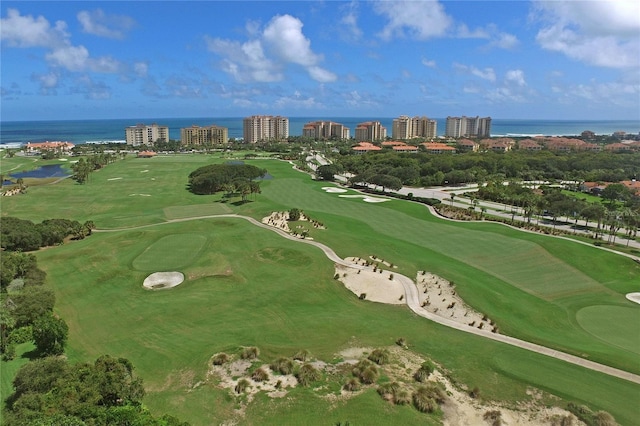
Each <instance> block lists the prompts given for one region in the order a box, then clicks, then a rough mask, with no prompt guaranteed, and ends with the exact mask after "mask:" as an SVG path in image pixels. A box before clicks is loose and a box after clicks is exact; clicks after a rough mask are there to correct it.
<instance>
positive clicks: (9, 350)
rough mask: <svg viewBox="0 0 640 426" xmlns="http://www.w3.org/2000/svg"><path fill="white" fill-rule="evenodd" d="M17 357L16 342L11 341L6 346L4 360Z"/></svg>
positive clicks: (3, 353)
mask: <svg viewBox="0 0 640 426" xmlns="http://www.w3.org/2000/svg"><path fill="white" fill-rule="evenodd" d="M15 357H16V345H15V344H14V343H9V344H7V345H6V346H5V347H4V351H3V352H2V360H3V361H11V360H12V359H14V358H15Z"/></svg>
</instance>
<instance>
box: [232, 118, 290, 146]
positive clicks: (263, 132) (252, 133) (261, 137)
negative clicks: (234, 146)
mask: <svg viewBox="0 0 640 426" xmlns="http://www.w3.org/2000/svg"><path fill="white" fill-rule="evenodd" d="M242 130H243V132H242V133H243V137H244V141H245V142H247V143H256V142H260V141H269V140H283V139H287V138H288V137H289V119H288V118H287V117H281V116H279V115H278V116H273V115H252V116H251V117H246V118H245V119H244V120H243V121H242Z"/></svg>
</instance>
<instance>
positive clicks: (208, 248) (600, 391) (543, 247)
mask: <svg viewBox="0 0 640 426" xmlns="http://www.w3.org/2000/svg"><path fill="white" fill-rule="evenodd" d="M211 161H214V160H213V158H212V157H210V156H203V155H201V156H172V157H157V158H154V159H135V158H128V159H126V160H124V161H118V162H117V163H115V164H112V165H109V166H107V167H106V168H105V169H103V170H101V171H99V172H96V173H94V174H92V176H91V180H90V182H89V183H88V184H87V185H77V184H75V183H74V182H73V181H70V180H66V181H63V182H60V183H58V184H56V185H52V186H47V187H34V188H31V189H30V190H29V193H28V194H27V195H24V196H18V197H10V199H7V200H3V209H2V214H3V215H13V216H18V217H21V218H26V219H32V220H36V221H39V220H41V219H45V218H51V217H65V218H69V219H75V220H79V221H84V220H93V221H94V222H95V223H96V225H97V227H98V228H103V229H104V228H112V229H113V228H135V227H139V226H143V227H141V228H138V229H125V230H122V231H116V232H109V233H95V234H94V235H93V236H91V237H90V238H88V239H86V240H83V241H78V242H72V243H70V244H67V245H64V246H61V247H56V248H52V249H47V250H43V251H41V252H39V253H38V257H39V262H40V265H41V267H42V268H44V269H45V270H46V271H47V273H48V277H49V278H48V281H49V283H50V285H51V286H52V287H53V288H54V289H55V291H56V295H57V303H56V310H57V311H58V313H60V314H61V315H62V316H63V317H64V318H65V320H66V321H67V322H68V324H69V326H70V342H69V347H68V350H67V353H68V355H69V357H70V358H71V359H72V360H76V361H80V360H89V359H94V358H95V357H97V356H98V355H100V354H103V353H109V354H111V355H113V356H123V357H126V358H129V359H130V360H131V361H132V362H133V363H134V365H135V366H136V368H137V371H138V373H139V374H140V375H141V376H142V377H143V378H144V380H145V385H146V387H147V389H148V396H147V397H146V403H147V404H148V405H149V407H150V408H152V409H153V411H154V412H156V413H158V414H160V413H164V412H171V413H172V414H174V415H176V416H178V417H179V418H182V419H184V420H187V421H190V422H192V423H193V424H195V425H197V424H211V423H219V422H221V421H222V420H224V419H225V418H230V417H232V416H233V410H234V408H235V407H236V406H237V401H236V399H235V398H234V397H231V396H229V395H228V394H227V393H226V392H225V391H222V390H220V389H217V388H215V386H214V384H213V383H211V382H210V381H207V379H206V371H207V364H208V362H209V360H210V357H211V356H212V355H213V354H215V353H217V352H220V351H227V352H229V353H232V352H234V351H236V350H237V348H239V347H240V346H258V347H259V348H260V350H261V353H262V354H261V359H262V360H265V361H266V362H268V361H270V360H272V359H274V358H276V357H278V356H283V355H284V356H291V355H292V354H293V353H294V352H296V351H297V350H299V349H301V348H304V349H308V350H309V351H310V352H311V353H312V355H313V357H316V358H318V359H321V360H324V361H327V362H329V361H331V360H332V359H333V358H334V357H335V354H336V353H337V352H338V351H340V350H342V349H345V348H348V347H350V346H354V345H355V346H372V347H376V346H386V345H392V344H393V342H394V341H395V340H396V339H397V338H398V337H400V336H402V337H404V338H406V339H407V341H408V342H409V348H410V349H411V350H412V351H415V352H416V353H419V354H422V355H423V356H426V357H430V358H432V359H434V360H435V361H436V362H438V363H439V364H441V365H443V366H444V367H445V368H446V369H447V370H448V371H449V373H450V375H451V377H452V378H454V379H455V381H456V382H458V383H463V384H466V385H468V386H469V387H473V386H478V387H479V388H480V389H481V392H482V397H483V398H487V399H499V400H503V401H510V402H514V401H518V400H527V399H528V398H529V397H528V396H527V395H526V389H527V386H535V387H538V388H540V389H543V390H545V391H547V392H549V393H551V394H553V395H556V396H558V397H559V398H562V400H564V401H577V402H579V403H585V404H588V405H589V406H590V407H591V408H593V409H595V410H597V409H603V410H606V411H609V412H611V413H612V414H613V415H614V416H615V417H616V419H617V420H618V421H619V422H620V423H622V424H633V421H634V420H635V419H636V418H637V414H638V412H637V408H635V407H637V406H638V402H639V401H638V399H639V397H638V395H640V387H639V386H638V385H635V384H632V383H629V382H625V381H623V380H619V379H614V378H611V377H608V376H605V375H603V374H599V373H595V372H591V371H587V370H584V369H582V368H579V367H576V366H572V365H568V364H566V363H563V362H560V361H556V360H553V359H551V358H547V357H544V356H541V355H536V354H533V353H529V352H526V351H524V350H520V349H517V348H513V347H509V346H506V345H503V344H499V343H495V342H490V341H487V340H485V339H482V338H479V337H474V336H469V335H467V334H465V333H461V332H457V331H453V330H450V329H447V328H445V327H442V326H439V325H437V324H433V323H431V322H429V321H427V320H424V319H421V318H418V317H417V316H415V315H413V314H412V313H410V312H409V311H408V309H406V308H405V307H402V306H386V305H380V304H375V303H370V302H363V301H360V300H358V299H357V298H356V297H354V295H353V294H352V293H351V292H349V291H348V290H346V289H345V288H344V287H343V286H342V285H341V284H340V283H339V282H338V281H336V280H333V279H332V277H333V265H332V264H331V262H330V261H328V260H327V259H326V257H324V255H323V254H322V253H321V252H320V250H318V249H317V248H315V247H311V246H308V245H305V244H299V243H296V242H292V241H288V240H285V239H283V238H282V237H280V236H278V235H276V234H275V233H273V232H270V231H268V230H264V229H259V228H256V227H255V226H253V225H251V224H250V223H248V222H246V221H244V220H242V219H235V218H210V219H199V220H192V221H176V222H173V223H165V222H166V221H168V220H184V219H188V218H189V217H200V216H207V215H216V214H225V213H229V212H232V213H238V214H242V215H247V216H251V217H254V218H256V219H258V220H260V219H261V218H262V217H264V216H267V215H268V214H269V213H271V212H272V211H284V210H288V209H290V208H293V207H296V208H300V209H302V210H304V211H305V213H306V214H308V215H309V216H310V217H312V218H313V219H315V220H319V221H321V222H322V223H324V225H325V226H326V228H327V229H326V230H319V229H312V230H311V236H312V237H313V238H314V239H316V240H319V241H322V242H323V243H325V244H327V245H328V246H330V247H332V248H333V249H334V250H335V251H336V252H337V253H338V254H339V255H340V256H341V257H347V256H360V257H366V256H369V255H376V256H377V257H379V258H383V259H385V260H387V261H389V262H392V263H394V265H396V266H397V267H398V268H397V271H398V273H401V274H404V275H407V276H415V274H416V271H418V270H427V271H430V272H433V273H435V274H437V275H440V276H442V277H444V278H446V279H448V280H450V281H454V282H455V285H456V289H457V291H458V293H459V294H460V295H461V296H462V297H463V299H464V300H465V301H466V302H467V303H468V304H469V305H471V306H472V307H473V308H475V309H477V310H478V311H480V312H484V313H486V314H487V315H488V316H489V317H490V318H492V319H493V320H495V321H496V323H497V325H498V326H499V328H500V332H501V333H504V334H509V335H512V336H515V337H518V338H521V339H524V340H529V341H532V342H535V343H538V344H542V345H545V346H549V347H553V348H556V349H558V350H562V351H565V352H569V353H572V354H575V355H580V356H584V357H586V358H588V359H590V360H593V361H596V362H600V363H604V364H607V365H611V366H614V367H617V368H621V369H624V370H627V371H632V372H634V373H636V374H637V373H640V366H639V365H638V362H637V360H638V356H639V355H640V336H638V334H637V328H634V326H633V324H638V323H639V322H640V308H639V307H638V305H637V304H634V303H632V302H630V301H628V300H626V299H625V297H624V295H625V294H626V293H628V292H632V291H638V288H637V287H638V282H640V265H638V264H636V263H634V262H633V261H631V260H629V259H626V258H623V257H621V256H616V255H614V254H611V253H607V252H604V251H601V250H598V249H597V248H594V247H587V246H583V245H579V244H573V243H571V242H568V241H563V240H559V239H553V238H550V237H545V236H542V235H536V234H527V233H522V232H517V231H514V230H511V229H509V228H507V227H504V226H501V225H498V224H491V223H451V222H444V221H441V220H439V219H437V218H434V217H432V216H431V215H430V214H429V213H428V210H427V209H426V208H425V207H424V206H421V205H417V204H412V203H408V202H403V201H400V200H392V201H389V202H385V203H366V202H364V201H363V200H362V199H359V198H341V197H339V195H340V194H338V193H327V192H326V191H324V190H322V187H323V186H327V185H326V183H323V182H314V181H312V180H311V179H310V178H308V177H307V176H306V175H303V174H301V173H298V172H295V171H293V170H291V166H290V165H289V164H287V163H284V162H277V161H273V160H262V161H256V162H255V164H256V165H258V166H259V167H264V168H266V169H268V170H269V172H270V174H271V175H272V176H274V179H273V180H268V181H264V182H263V183H262V194H261V195H258V196H257V198H256V201H255V202H249V203H246V204H243V205H233V204H232V203H225V204H223V203H220V202H219V200H220V196H219V195H218V196H195V195H193V194H190V193H189V192H187V191H186V189H185V185H186V180H187V179H186V176H187V175H188V174H189V172H191V171H192V170H194V169H195V168H197V167H199V166H201V165H203V164H207V163H209V162H211ZM145 170H146V171H145ZM136 194H137V195H136ZM141 194H145V195H141ZM348 194H355V193H353V192H352V191H349V193H348ZM61 200H64V202H61ZM155 224H157V225H155ZM149 225H151V226H149ZM373 251H375V252H373ZM171 270H179V271H180V272H183V273H184V274H185V276H186V278H187V279H186V280H185V282H184V283H183V284H181V285H180V286H178V287H176V288H174V289H171V290H166V291H158V292H153V291H148V290H144V289H143V288H142V282H143V280H144V278H145V277H146V276H147V275H148V274H149V273H150V272H154V271H171ZM622 322H624V324H623V323H622ZM3 373H4V371H3ZM333 392H335V389H334V390H333ZM327 393H331V390H327ZM290 396H292V397H294V400H293V401H292V400H290V399H288V398H287V399H284V400H277V401H274V400H268V399H267V398H266V397H259V398H257V400H256V401H254V402H253V403H252V404H251V405H249V407H248V409H247V413H246V416H247V417H246V419H245V421H246V423H247V424H269V420H268V419H267V420H265V418H264V417H260V416H262V414H261V413H263V412H264V413H271V414H272V415H273V421H274V423H275V421H276V419H278V420H282V419H285V420H287V421H288V422H289V423H304V422H305V421H309V419H310V418H311V419H318V418H321V419H322V420H323V422H324V423H326V422H327V421H331V422H336V421H345V420H349V421H351V422H352V423H354V424H370V423H372V422H375V420H379V419H389V421H390V422H391V420H395V421H397V422H398V423H404V424H413V423H416V422H418V421H420V420H421V419H424V418H425V415H421V414H418V413H417V412H416V411H415V410H413V409H410V408H408V407H395V406H391V405H388V404H386V403H384V402H383V401H382V400H381V399H380V398H379V396H378V395H377V394H375V391H368V392H366V393H364V394H362V395H361V396H359V397H357V398H354V399H351V400H349V401H338V402H335V401H332V400H330V399H321V398H318V396H317V395H316V394H315V393H314V392H311V391H310V390H309V389H295V390H293V391H291V393H290ZM557 403H560V404H561V402H560V401H557ZM314 413H317V416H315V415H314ZM327 413H330V414H331V417H327ZM287 421H285V423H286V422H287ZM433 421H434V422H435V423H437V421H436V419H435V418H434V419H433Z"/></svg>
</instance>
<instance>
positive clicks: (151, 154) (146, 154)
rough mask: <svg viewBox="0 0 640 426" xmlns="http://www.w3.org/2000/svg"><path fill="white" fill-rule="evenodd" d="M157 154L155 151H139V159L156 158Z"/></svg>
mask: <svg viewBox="0 0 640 426" xmlns="http://www.w3.org/2000/svg"><path fill="white" fill-rule="evenodd" d="M155 156H156V153H155V152H153V151H139V152H138V158H152V157H155Z"/></svg>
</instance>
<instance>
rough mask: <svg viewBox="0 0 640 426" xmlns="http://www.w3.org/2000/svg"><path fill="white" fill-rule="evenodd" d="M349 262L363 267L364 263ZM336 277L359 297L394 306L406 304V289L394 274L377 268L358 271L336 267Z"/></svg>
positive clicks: (359, 260)
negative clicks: (395, 278)
mask: <svg viewBox="0 0 640 426" xmlns="http://www.w3.org/2000/svg"><path fill="white" fill-rule="evenodd" d="M345 260H346V261H347V262H351V263H353V264H354V265H361V264H362V263H364V261H363V260H362V259H360V258H354V257H347V258H346V259H345ZM335 268H336V275H337V278H338V280H340V281H341V282H342V283H343V284H344V285H345V287H347V288H348V289H349V290H351V292H352V293H353V294H355V295H356V296H358V297H361V295H362V294H364V295H365V296H364V297H363V298H364V299H366V300H369V301H371V302H379V303H389V304H393V305H402V304H405V303H406V302H405V300H404V287H403V286H402V284H401V283H400V281H397V280H394V279H393V278H394V274H393V272H390V271H384V270H382V269H380V268H378V267H377V266H374V265H371V266H366V267H365V268H364V269H361V270H358V269H354V268H349V267H347V266H343V265H339V264H336V265H335Z"/></svg>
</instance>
